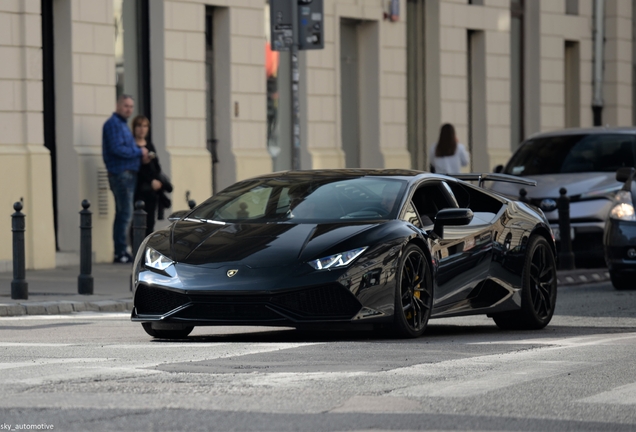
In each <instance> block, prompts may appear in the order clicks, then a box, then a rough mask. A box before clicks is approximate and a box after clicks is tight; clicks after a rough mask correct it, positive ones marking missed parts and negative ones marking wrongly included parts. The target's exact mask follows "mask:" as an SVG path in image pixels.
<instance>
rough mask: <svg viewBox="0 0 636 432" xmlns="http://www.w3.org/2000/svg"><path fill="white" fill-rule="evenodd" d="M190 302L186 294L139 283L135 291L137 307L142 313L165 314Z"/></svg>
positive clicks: (139, 312)
mask: <svg viewBox="0 0 636 432" xmlns="http://www.w3.org/2000/svg"><path fill="white" fill-rule="evenodd" d="M189 302H190V298H189V297H188V296H187V295H185V294H180V293H176V292H173V291H168V290H165V289H161V288H154V287H149V286H148V285H144V284H139V286H138V287H137V292H136V293H135V307H136V308H137V313H138V314H141V315H163V314H165V313H167V312H170V311H171V310H174V309H176V308H178V307H180V306H183V305H185V304H187V303H189Z"/></svg>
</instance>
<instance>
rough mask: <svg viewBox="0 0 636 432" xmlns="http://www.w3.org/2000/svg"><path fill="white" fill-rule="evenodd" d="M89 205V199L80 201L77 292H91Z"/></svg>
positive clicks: (90, 216) (91, 263)
mask: <svg viewBox="0 0 636 432" xmlns="http://www.w3.org/2000/svg"><path fill="white" fill-rule="evenodd" d="M90 206H91V203H90V201H89V200H84V201H82V208H83V209H84V210H81V211H80V212H79V214H80V274H79V276H77V293H78V294H93V276H91V271H92V266H93V239H92V228H93V224H92V215H93V213H92V212H91V211H90V210H89V209H88V208H89V207H90Z"/></svg>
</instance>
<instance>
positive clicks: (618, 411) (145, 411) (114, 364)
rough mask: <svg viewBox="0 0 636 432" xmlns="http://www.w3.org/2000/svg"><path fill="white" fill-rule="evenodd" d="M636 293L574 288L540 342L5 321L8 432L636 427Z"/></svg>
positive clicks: (517, 337) (114, 316)
mask: <svg viewBox="0 0 636 432" xmlns="http://www.w3.org/2000/svg"><path fill="white" fill-rule="evenodd" d="M635 310H636V292H618V291H615V290H614V289H613V288H612V287H611V285H610V284H609V283H600V284H594V285H579V286H572V287H565V288H561V289H560V291H559V301H558V308H557V316H555V318H554V319H553V321H552V324H551V325H550V326H549V327H548V328H547V329H545V330H543V331H537V332H512V331H511V332H503V331H500V330H498V329H497V328H496V327H495V326H494V324H493V323H492V320H490V319H488V318H486V317H468V318H453V319H446V320H435V321H432V322H431V324H430V327H429V330H428V331H427V333H426V335H425V336H424V337H422V338H420V339H416V340H396V339H392V338H390V337H387V336H378V335H374V334H372V333H368V332H356V333H344V332H337V333H315V334H313V333H298V332H296V331H293V330H289V329H267V328H245V327H241V328H213V327H211V328H197V329H195V331H194V332H193V334H192V336H191V337H190V338H188V339H187V340H183V341H177V342H166V341H152V340H151V339H150V337H148V336H147V335H146V334H145V333H144V331H143V330H142V329H141V326H140V325H139V324H133V323H131V322H130V321H129V319H128V314H127V313H96V312H81V313H76V314H73V315H55V316H45V315H35V316H20V317H4V318H0V370H2V374H1V375H0V382H1V385H2V393H1V395H0V426H1V425H2V424H11V425H13V427H15V426H16V425H20V426H22V425H40V430H44V429H46V428H49V429H50V427H51V426H53V427H54V429H53V430H63V431H66V430H73V431H84V430H118V431H122V430H179V431H196V430H201V431H205V430H219V431H226V430H239V431H262V430H272V431H273V430H276V431H292V430H307V431H323V430H324V431H326V430H341V431H344V430H347V431H350V430H360V431H362V430H537V431H538V430H541V431H543V430H559V431H563V430H577V431H579V430H594V431H596V430H618V431H621V430H625V431H627V430H634V429H636V363H635V362H634V355H636V313H635Z"/></svg>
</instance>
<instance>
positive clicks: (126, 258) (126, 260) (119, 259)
mask: <svg viewBox="0 0 636 432" xmlns="http://www.w3.org/2000/svg"><path fill="white" fill-rule="evenodd" d="M132 262H133V259H132V256H130V254H129V253H128V252H124V253H123V254H121V255H116V256H115V259H114V260H113V263H115V264H132Z"/></svg>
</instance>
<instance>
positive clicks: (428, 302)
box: [393, 244, 433, 338]
mask: <svg viewBox="0 0 636 432" xmlns="http://www.w3.org/2000/svg"><path fill="white" fill-rule="evenodd" d="M432 308H433V282H432V277H431V271H430V267H429V265H428V261H427V259H426V256H425V255H424V253H423V252H422V250H421V249H420V248H419V247H417V246H415V245H413V244H411V245H408V246H407V247H406V248H405V249H404V252H403V253H402V257H401V259H400V262H399V265H398V272H397V278H396V289H395V312H394V317H393V319H394V322H393V329H394V332H395V333H396V334H397V335H398V336H400V337H404V338H416V337H419V336H421V335H422V334H423V333H424V331H425V330H426V325H427V324H428V319H429V318H430V316H431V309H432Z"/></svg>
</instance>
